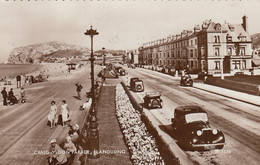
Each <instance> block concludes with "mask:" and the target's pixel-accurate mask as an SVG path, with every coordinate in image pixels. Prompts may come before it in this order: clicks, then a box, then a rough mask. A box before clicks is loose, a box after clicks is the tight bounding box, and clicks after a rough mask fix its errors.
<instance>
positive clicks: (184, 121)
mask: <svg viewBox="0 0 260 165" xmlns="http://www.w3.org/2000/svg"><path fill="white" fill-rule="evenodd" d="M172 127H173V130H174V131H173V133H174V135H176V136H175V137H176V140H177V141H178V144H179V145H180V146H181V147H183V148H184V149H187V150H211V149H215V148H217V149H222V148H223V147H224V145H225V137H224V134H223V132H222V131H220V130H218V129H213V128H211V127H210V125H209V120H208V115H207V113H206V111H205V110H203V109H202V108H201V107H199V106H181V107H177V108H176V109H175V111H174V118H172Z"/></svg>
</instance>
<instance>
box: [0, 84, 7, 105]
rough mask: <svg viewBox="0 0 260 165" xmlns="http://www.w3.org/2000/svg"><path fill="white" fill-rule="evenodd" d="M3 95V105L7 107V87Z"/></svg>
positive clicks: (2, 92)
mask: <svg viewBox="0 0 260 165" xmlns="http://www.w3.org/2000/svg"><path fill="white" fill-rule="evenodd" d="M1 94H2V96H3V99H4V101H3V105H4V106H7V92H6V87H4V88H3V90H2V91H1Z"/></svg>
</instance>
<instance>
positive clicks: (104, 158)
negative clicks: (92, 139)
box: [73, 79, 132, 165]
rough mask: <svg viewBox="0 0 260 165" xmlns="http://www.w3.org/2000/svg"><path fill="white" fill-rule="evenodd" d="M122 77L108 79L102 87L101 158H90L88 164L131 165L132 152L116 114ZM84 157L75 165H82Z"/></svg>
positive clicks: (98, 108)
mask: <svg viewBox="0 0 260 165" xmlns="http://www.w3.org/2000/svg"><path fill="white" fill-rule="evenodd" d="M119 83H120V79H107V80H106V83H105V84H104V85H103V87H102V88H101V92H100V95H99V100H98V103H97V119H98V129H99V158H97V159H89V158H87V159H86V157H85V158H83V159H86V161H85V163H86V164H88V165H99V164H124V165H131V164H132V162H131V160H130V153H129V151H128V148H127V146H126V144H125V141H124V138H123V134H122V132H121V129H120V126H119V123H118V120H117V117H116V115H115V111H116V109H115V90H116V89H115V88H116V85H117V84H119ZM80 159H81V160H82V157H81V156H77V157H76V160H75V159H74V161H73V164H74V165H77V164H78V165H80V164H81V161H80Z"/></svg>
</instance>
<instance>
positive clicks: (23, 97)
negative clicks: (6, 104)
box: [20, 87, 25, 103]
mask: <svg viewBox="0 0 260 165" xmlns="http://www.w3.org/2000/svg"><path fill="white" fill-rule="evenodd" d="M20 94H21V103H25V91H24V88H23V87H22V88H21V91H20Z"/></svg>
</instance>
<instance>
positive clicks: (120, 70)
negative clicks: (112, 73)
mask: <svg viewBox="0 0 260 165" xmlns="http://www.w3.org/2000/svg"><path fill="white" fill-rule="evenodd" d="M115 69H116V71H117V73H118V74H119V75H120V76H125V70H124V69H123V68H122V67H121V66H119V67H116V68H115Z"/></svg>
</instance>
